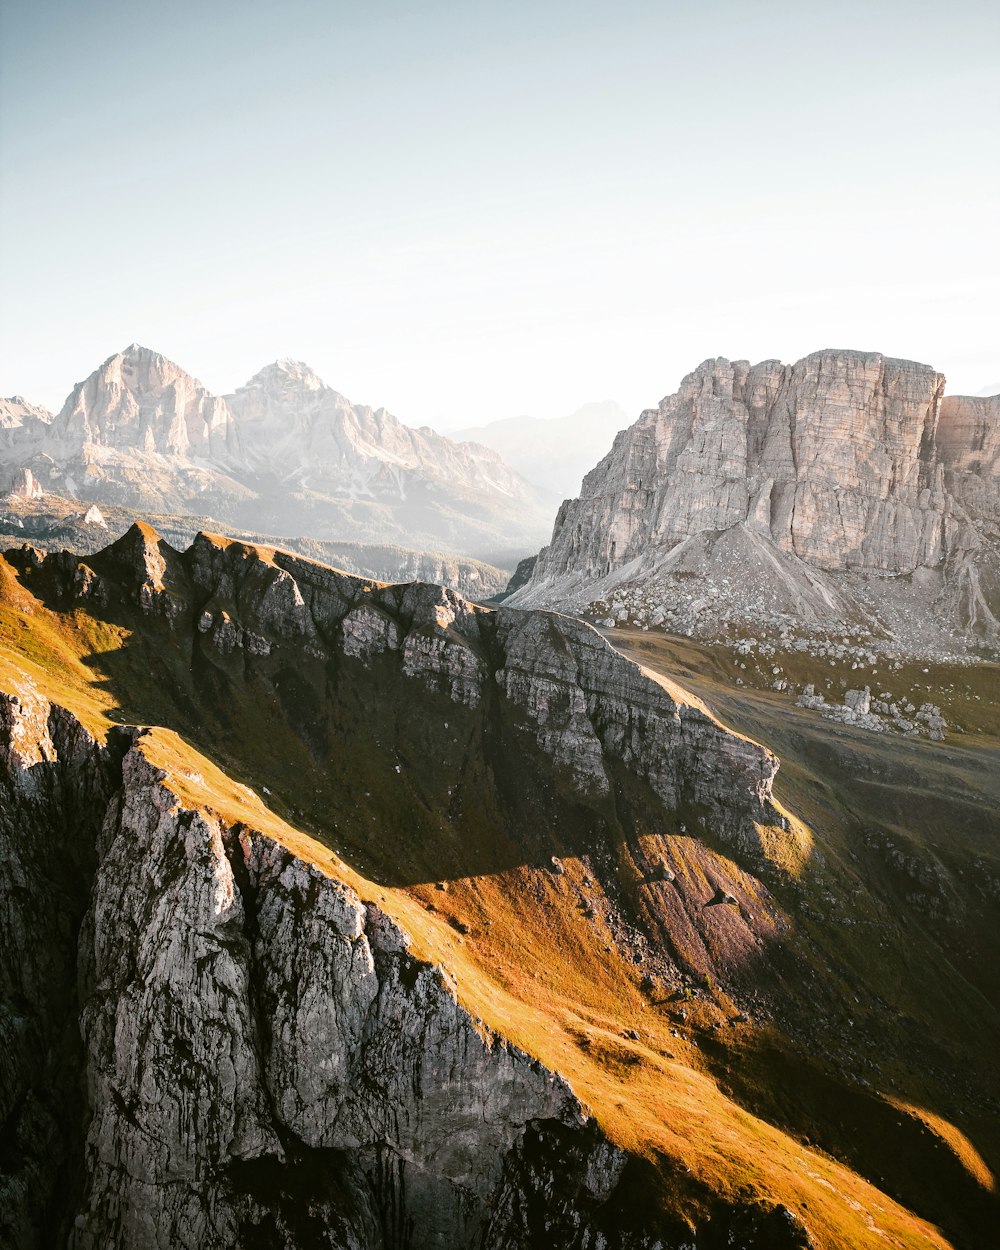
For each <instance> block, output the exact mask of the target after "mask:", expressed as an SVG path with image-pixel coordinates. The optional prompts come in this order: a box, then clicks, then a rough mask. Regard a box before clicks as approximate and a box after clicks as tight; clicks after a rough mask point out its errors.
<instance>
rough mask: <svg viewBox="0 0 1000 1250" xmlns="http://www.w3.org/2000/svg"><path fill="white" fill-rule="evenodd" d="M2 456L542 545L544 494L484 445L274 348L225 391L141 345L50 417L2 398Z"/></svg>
mask: <svg viewBox="0 0 1000 1250" xmlns="http://www.w3.org/2000/svg"><path fill="white" fill-rule="evenodd" d="M5 412H6V413H7V417H6V420H7V421H8V422H9V423H10V424H11V428H9V429H3V430H0V462H2V464H3V467H4V468H5V469H6V472H7V479H8V484H13V483H14V482H15V480H21V479H20V477H19V475H21V474H22V473H23V471H25V470H28V471H29V472H30V473H31V474H32V477H33V480H34V481H35V482H36V483H38V484H39V486H40V487H41V489H42V490H43V491H46V492H49V491H51V492H53V493H55V494H58V495H62V496H69V497H76V498H82V499H88V500H96V501H97V502H99V503H102V504H117V505H120V506H122V507H129V508H133V509H136V510H137V511H146V512H154V513H158V514H170V513H176V514H188V515H191V514H198V515H210V516H214V517H215V518H218V519H222V520H224V521H226V522H228V523H230V524H232V525H236V526H238V527H241V528H244V529H253V530H256V531H258V532H259V531H261V530H264V531H268V532H271V533H275V534H277V535H288V536H294V535H302V534H308V535H310V536H311V537H314V538H317V539H320V540H337V541H355V542H362V543H366V542H367V543H373V542H374V543H382V544H385V543H393V544H397V545H400V544H401V545H404V546H406V547H409V548H413V547H416V548H420V549H427V550H430V551H442V550H443V551H450V552H458V553H462V554H467V555H473V556H476V555H483V558H486V557H488V556H495V557H497V559H498V560H499V561H500V562H506V563H507V564H508V565H509V567H513V564H514V563H515V562H516V558H518V557H519V556H521V555H523V554H524V551H525V550H526V549H530V548H531V547H532V546H535V545H537V543H538V541H540V540H541V537H542V536H543V534H544V531H545V529H546V528H547V526H548V521H549V512H548V508H547V506H546V504H545V503H544V501H543V499H542V496H541V495H540V493H539V492H538V491H537V490H535V489H533V488H532V487H530V486H528V484H527V483H526V482H524V481H523V480H522V479H521V478H520V477H518V475H517V474H516V473H514V472H513V471H512V470H511V469H509V468H508V467H507V466H506V465H505V464H504V463H503V461H502V460H501V459H500V457H499V456H498V455H497V454H496V453H495V452H492V451H490V450H488V449H487V448H481V447H475V446H473V445H471V444H456V443H454V442H452V441H450V440H448V439H446V438H442V437H441V436H440V435H437V434H435V433H433V431H431V430H411V429H410V428H409V427H407V426H404V425H403V424H402V423H401V422H399V421H397V420H396V419H395V418H394V417H393V416H391V414H389V413H387V412H386V411H385V410H384V409H378V410H372V409H371V408H366V407H363V406H360V405H352V404H350V403H349V402H348V401H347V400H346V399H344V397H343V396H341V395H339V394H338V393H337V392H336V391H333V390H331V389H330V388H329V387H327V386H325V385H324V383H323V382H321V381H320V379H319V378H318V377H316V375H315V374H314V373H312V371H311V370H309V369H308V367H307V366H305V365H302V364H299V363H297V362H292V361H279V362H277V363H276V364H274V365H271V366H269V367H268V368H266V369H264V370H262V371H261V372H260V373H259V374H257V375H256V376H255V377H254V378H253V379H251V381H250V382H248V383H247V385H246V386H244V387H241V388H240V389H239V390H238V391H236V392H235V393H234V394H233V395H231V396H229V397H227V398H222V397H220V396H215V395H212V394H210V393H209V392H208V391H207V390H206V389H205V388H204V387H203V386H202V385H201V384H200V383H199V382H197V381H196V380H195V379H194V378H192V377H190V376H189V375H188V374H186V373H185V372H184V371H183V370H182V369H180V368H179V367H178V366H177V365H175V364H174V363H173V362H171V361H169V360H167V359H166V358H165V357H163V356H161V355H159V354H157V353H156V352H152V351H150V350H149V349H147V348H144V347H139V346H138V345H137V344H132V345H131V346H130V347H129V348H127V349H126V350H125V351H124V352H119V353H117V354H116V355H114V356H111V357H109V359H108V360H106V361H105V362H104V364H103V365H102V366H101V367H100V368H99V369H97V370H96V371H95V372H94V373H93V374H91V376H90V377H89V378H87V379H86V381H84V382H81V383H79V384H78V385H77V386H76V387H75V388H74V389H73V392H72V393H71V394H70V396H69V398H68V399H67V400H66V403H65V404H64V406H63V408H62V410H61V411H60V412H59V413H58V414H57V415H56V416H55V417H54V418H53V419H52V420H51V422H46V421H45V420H43V419H42V417H41V416H40V415H38V414H34V415H32V414H28V413H27V412H24V411H22V409H21V408H19V407H17V406H16V405H15V404H14V403H13V401H8V409H7V410H5Z"/></svg>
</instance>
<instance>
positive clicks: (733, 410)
mask: <svg viewBox="0 0 1000 1250" xmlns="http://www.w3.org/2000/svg"><path fill="white" fill-rule="evenodd" d="M998 429H1000V409H998V407H997V402H996V400H995V399H994V400H983V399H980V400H975V399H961V398H945V397H944V378H943V377H942V375H941V374H939V373H936V372H935V371H934V370H933V369H931V368H929V367H928V366H926V365H919V364H915V363H913V362H910V361H903V360H893V359H889V358H887V357H884V356H881V355H878V354H865V353H861V352H848V351H825V352H817V353H815V354H813V355H812V356H807V357H806V358H805V359H803V360H800V361H798V362H797V363H796V364H794V365H783V364H781V363H780V362H779V361H773V360H772V361H764V362H762V363H761V364H758V365H753V366H751V365H750V364H749V363H748V362H746V361H737V362H735V363H731V362H730V361H727V360H721V359H720V360H709V361H706V362H705V363H704V364H702V365H701V366H699V368H698V369H696V370H695V371H694V373H692V374H690V375H689V376H688V377H686V378H685V379H684V381H683V382H682V383H681V386H680V389H679V390H678V391H677V393H676V394H674V395H671V396H668V397H667V398H666V399H664V400H663V402H662V403H661V404H660V406H659V408H658V409H653V410H649V411H647V412H645V413H643V414H642V416H641V417H640V418H639V420H638V421H637V422H636V423H635V425H633V426H632V427H631V428H630V429H629V430H627V431H625V432H623V433H622V434H620V435H619V436H618V438H617V439H616V442H615V445H614V448H613V449H612V451H611V452H610V453H609V455H608V456H606V457H605V459H604V460H602V461H601V463H600V464H599V465H597V467H596V468H595V469H594V470H593V471H592V472H591V473H590V474H588V476H587V477H586V479H585V480H584V484H583V489H582V492H581V494H580V497H579V498H578V499H575V500H570V501H567V502H566V503H565V504H564V505H563V507H562V508H561V510H560V512H559V515H558V517H557V520H556V524H555V528H554V531H553V536H552V541H551V543H550V545H549V546H548V547H547V548H546V549H544V550H543V552H542V553H541V555H540V556H539V559H538V562H537V565H536V567H535V571H534V574H533V576H532V580H531V582H530V584H529V585H528V586H527V587H526V588H524V589H523V590H521V591H520V593H519V594H518V595H517V596H516V597H515V598H514V599H513V602H515V603H519V604H523V605H529V604H536V605H537V604H542V603H548V604H570V605H572V606H574V607H584V606H586V605H587V604H588V603H590V602H591V601H594V600H600V599H602V598H603V599H605V600H607V599H608V598H609V597H610V596H611V595H613V594H614V592H615V591H616V590H618V589H619V588H622V587H625V586H629V585H636V586H637V585H640V584H642V585H644V586H645V587H646V588H649V587H650V584H651V582H653V583H656V584H657V593H659V594H660V597H661V598H662V600H663V603H662V605H661V606H662V608H663V609H664V612H665V611H666V610H668V609H677V608H678V606H679V605H678V603H677V600H678V599H679V598H680V596H681V595H682V594H683V592H684V591H685V590H686V591H687V596H686V603H687V606H688V607H690V606H691V605H692V604H693V603H697V602H698V601H702V603H703V606H702V607H700V608H698V609H697V610H695V609H692V611H690V612H689V613H687V616H690V617H692V618H697V617H699V616H701V617H702V620H701V621H700V622H699V621H698V620H697V619H691V620H685V624H686V625H687V626H689V627H691V628H695V629H697V628H699V626H701V627H702V628H703V630H704V631H706V632H707V631H711V630H713V629H718V628H719V627H720V622H722V621H725V620H727V619H729V620H741V619H742V620H751V621H752V620H757V621H758V622H760V621H761V620H762V619H764V618H768V617H769V618H771V620H772V623H773V620H774V618H776V617H782V616H784V617H786V618H787V619H788V620H789V621H798V622H799V623H800V624H820V625H824V626H825V627H826V628H830V627H831V623H832V622H838V623H848V622H857V621H859V620H863V621H865V622H866V623H867V624H869V625H871V626H872V627H873V628H875V629H877V628H879V626H880V625H881V626H882V627H883V628H884V629H889V628H891V627H890V625H889V619H890V618H892V619H893V620H894V619H895V615H898V612H897V613H895V614H894V613H893V611H892V609H893V607H899V606H900V605H903V606H905V602H906V600H907V597H908V593H909V590H910V588H911V587H916V594H915V595H914V596H913V599H914V606H916V598H917V597H918V596H920V595H923V596H924V597H925V598H928V599H933V600H935V601H936V602H937V604H938V608H937V615H938V617H939V624H940V625H941V627H942V630H949V629H950V630H968V631H972V632H974V633H976V634H978V635H980V636H985V637H988V638H995V637H996V635H997V630H998V628H1000V627H998V623H997V615H996V613H997V612H998V611H1000V602H998V600H997V597H996V569H997V567H998V565H997V558H998V557H997V541H996V540H997V534H996V526H995V516H996V509H997V506H998V504H997V501H998V499H1000V476H998V467H997V454H996V446H995V444H996V442H997V438H998V437H1000V436H998V434H997V431H998ZM695 577H696V578H697V579H699V581H700V582H701V583H702V585H701V587H700V588H699V586H698V584H697V582H694V581H693V580H692V579H693V578H695ZM685 582H686V583H687V585H686V587H685V585H684V583H685ZM692 588H693V592H692ZM706 592H710V595H709V597H708V598H707V599H706ZM654 597H655V595H654ZM886 598H888V600H889V601H890V602H889V603H888V604H883V603H882V602H881V601H882V600H883V599H886ZM896 600H898V601H899V603H898V604H897V603H896V602H895V601H896ZM680 606H681V611H680V615H681V616H685V612H684V610H683V605H680ZM663 614H664V613H661V615H663ZM833 627H836V626H835V625H834V626H833Z"/></svg>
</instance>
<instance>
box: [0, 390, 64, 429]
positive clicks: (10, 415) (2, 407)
mask: <svg viewBox="0 0 1000 1250" xmlns="http://www.w3.org/2000/svg"><path fill="white" fill-rule="evenodd" d="M51 420H52V413H51V412H49V411H48V409H47V408H42V407H40V406H39V405H38V404H29V403H28V401H27V400H26V399H25V398H24V396H23V395H11V396H9V397H8V398H7V399H0V430H12V429H17V428H19V427H20V426H23V425H25V424H28V423H30V422H32V421H40V422H42V423H43V424H45V425H48V424H49V422H50V421H51Z"/></svg>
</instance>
